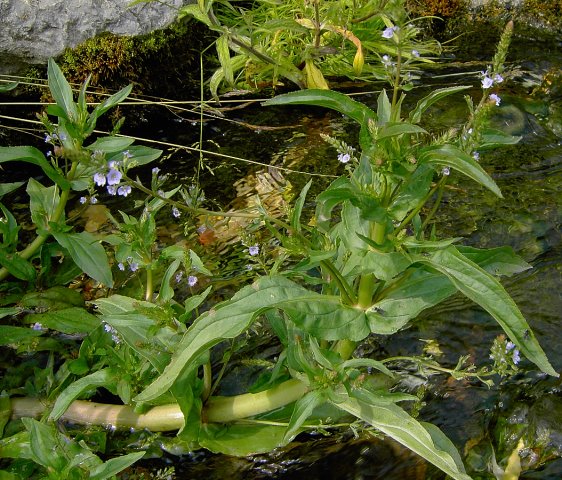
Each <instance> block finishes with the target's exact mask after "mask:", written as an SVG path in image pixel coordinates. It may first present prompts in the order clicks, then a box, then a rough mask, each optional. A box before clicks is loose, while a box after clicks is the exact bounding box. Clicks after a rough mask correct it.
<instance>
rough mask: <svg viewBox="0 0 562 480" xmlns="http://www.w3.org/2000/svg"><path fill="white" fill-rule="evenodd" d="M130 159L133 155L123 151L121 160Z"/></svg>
mask: <svg viewBox="0 0 562 480" xmlns="http://www.w3.org/2000/svg"><path fill="white" fill-rule="evenodd" d="M132 157H133V155H132V154H131V152H129V150H125V151H124V152H123V159H124V160H126V159H128V158H132Z"/></svg>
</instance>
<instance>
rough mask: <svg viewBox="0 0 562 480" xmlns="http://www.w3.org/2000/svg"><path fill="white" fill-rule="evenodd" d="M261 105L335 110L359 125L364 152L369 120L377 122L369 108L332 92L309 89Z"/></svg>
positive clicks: (367, 142)
mask: <svg viewBox="0 0 562 480" xmlns="http://www.w3.org/2000/svg"><path fill="white" fill-rule="evenodd" d="M262 105H264V106H272V105H314V106H318V107H324V108H330V109H332V110H336V111H337V112H340V113H342V114H344V115H347V116H348V117H350V118H351V119H353V120H355V121H356V122H357V123H359V125H361V130H362V132H361V133H360V143H361V147H362V148H363V149H364V150H367V148H368V147H369V145H370V136H369V134H368V124H369V120H372V121H375V122H376V120H377V115H376V114H375V112H374V111H373V110H371V109H370V108H369V107H367V106H366V105H364V104H362V103H360V102H356V101H355V100H352V99H351V98H349V97H347V96H346V95H344V94H343V93H339V92H334V91H332V90H322V89H309V90H301V91H298V92H291V93H286V94H283V95H278V96H277V97H274V98H272V99H270V100H267V101H265V102H264V103H263V104H262Z"/></svg>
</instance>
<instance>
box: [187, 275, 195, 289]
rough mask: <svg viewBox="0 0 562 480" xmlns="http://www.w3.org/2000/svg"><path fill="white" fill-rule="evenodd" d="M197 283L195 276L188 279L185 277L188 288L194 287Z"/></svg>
mask: <svg viewBox="0 0 562 480" xmlns="http://www.w3.org/2000/svg"><path fill="white" fill-rule="evenodd" d="M196 283H197V277H196V276H195V275H190V276H189V277H187V284H188V285H189V286H190V287H194V286H195V285H196Z"/></svg>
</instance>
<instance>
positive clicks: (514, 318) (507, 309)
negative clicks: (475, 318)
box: [419, 246, 558, 377]
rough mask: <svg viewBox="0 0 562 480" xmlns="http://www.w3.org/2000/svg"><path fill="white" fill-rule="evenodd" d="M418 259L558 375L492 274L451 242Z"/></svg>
mask: <svg viewBox="0 0 562 480" xmlns="http://www.w3.org/2000/svg"><path fill="white" fill-rule="evenodd" d="M419 261H420V262H421V263H425V264H427V265H430V266H431V267H432V268H435V269H436V270H438V271H439V272H441V273H442V274H443V275H446V276H447V277H448V278H449V280H450V281H451V283H452V284H453V285H454V286H455V287H456V288H457V289H458V290H459V291H460V292H461V293H463V294H464V295H466V296H467V297H468V298H469V299H471V300H472V301H473V302H475V303H477V304H478V305H480V306H481V307H482V308H483V309H484V310H486V311H487V312H488V313H489V314H490V315H492V317H494V318H495V319H496V321H497V322H498V323H499V324H500V325H501V327H502V328H503V329H504V331H505V332H506V333H507V335H508V336H509V338H510V339H511V341H512V342H513V343H515V344H516V345H517V347H518V348H519V350H520V351H521V352H522V353H523V354H524V355H525V356H526V357H527V358H528V359H529V360H531V361H532V362H533V363H534V364H535V365H537V367H539V368H540V369H541V370H542V371H543V372H545V373H547V374H549V375H552V376H555V377H558V373H557V372H556V371H555V370H554V368H552V365H551V364H550V362H549V361H548V359H547V358H546V355H545V353H544V351H543V350H542V348H541V346H540V345H539V343H538V341H537V339H536V337H535V336H534V334H533V333H532V332H531V330H530V327H529V325H528V323H527V321H526V320H525V318H524V317H523V315H522V313H521V312H520V310H519V308H517V305H516V304H515V302H514V301H513V299H512V298H511V297H510V296H509V294H508V293H507V292H506V291H505V289H504V288H503V287H502V285H501V284H500V283H499V282H498V281H497V280H496V279H495V278H494V277H493V276H491V275H490V274H489V273H487V272H486V271H485V270H484V269H482V268H481V267H479V266H478V265H476V264H475V263H474V262H472V261H470V260H468V258H466V257H465V256H463V255H462V254H461V253H460V252H459V251H458V250H457V249H456V248H454V247H453V246H450V247H448V248H446V249H444V250H440V251H437V252H435V253H434V254H432V255H431V257H429V258H427V257H421V258H420V259H419Z"/></svg>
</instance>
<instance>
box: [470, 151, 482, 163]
mask: <svg viewBox="0 0 562 480" xmlns="http://www.w3.org/2000/svg"><path fill="white" fill-rule="evenodd" d="M472 158H474V160H476V161H477V162H478V161H479V160H480V153H478V152H473V153H472Z"/></svg>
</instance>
